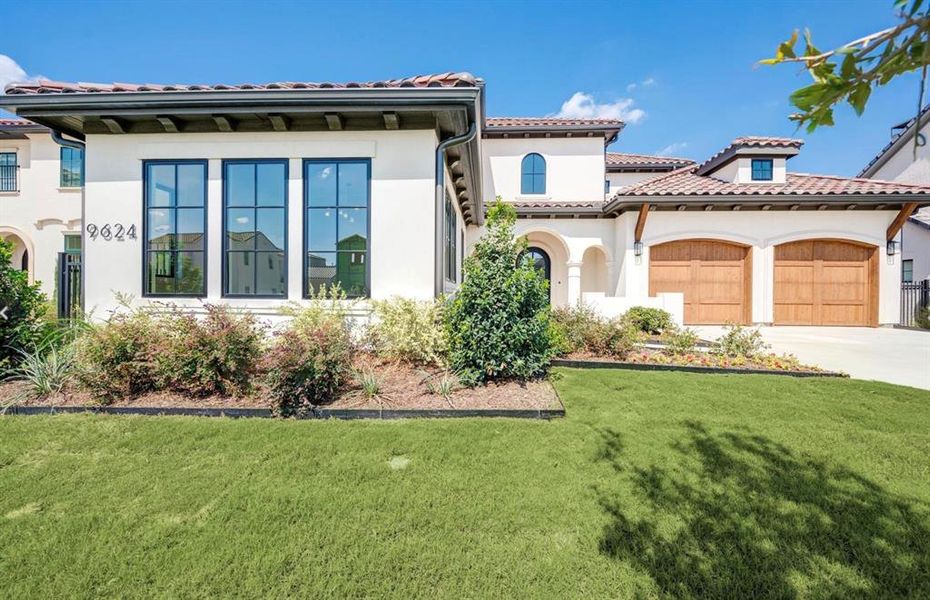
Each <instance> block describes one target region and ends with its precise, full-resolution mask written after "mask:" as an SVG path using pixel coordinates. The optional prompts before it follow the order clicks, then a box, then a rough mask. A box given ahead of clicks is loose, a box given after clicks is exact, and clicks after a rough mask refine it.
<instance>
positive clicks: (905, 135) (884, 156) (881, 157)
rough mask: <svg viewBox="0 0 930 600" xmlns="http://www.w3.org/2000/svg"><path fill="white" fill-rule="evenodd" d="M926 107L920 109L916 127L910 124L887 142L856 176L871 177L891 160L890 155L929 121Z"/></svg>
mask: <svg viewBox="0 0 930 600" xmlns="http://www.w3.org/2000/svg"><path fill="white" fill-rule="evenodd" d="M927 108H930V105H928V107H927ZM927 108H925V109H924V110H923V111H921V114H920V118H919V119H918V120H917V123H918V125H917V127H914V125H913V124H912V125H911V126H910V127H908V128H907V129H905V130H904V131H902V132H901V133H900V135H898V137H896V138H895V139H894V140H892V141H891V143H889V144H887V145H886V146H885V148H883V149H882V150H881V151H880V152H879V153H878V155H877V156H876V157H875V158H873V159H872V160H871V162H869V164H867V165H866V166H865V168H864V169H862V171H860V172H859V174H858V175H856V177H862V178H865V179H871V178H872V177H873V176H874V175H875V174H876V173H877V172H878V170H879V169H881V168H882V167H883V166H885V164H886V163H887V162H888V161H889V160H891V157H893V156H894V155H895V154H897V153H898V151H899V150H901V148H903V147H904V146H905V145H907V143H908V142H910V141H911V140H913V139H914V134H915V133H917V132H919V131H920V130H921V129H923V128H924V126H925V125H926V124H927V122H928V121H930V110H927Z"/></svg>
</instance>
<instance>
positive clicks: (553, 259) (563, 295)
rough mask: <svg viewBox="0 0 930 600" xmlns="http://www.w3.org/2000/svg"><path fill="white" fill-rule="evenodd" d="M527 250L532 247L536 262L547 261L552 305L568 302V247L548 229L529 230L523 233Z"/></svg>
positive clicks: (543, 265) (542, 262)
mask: <svg viewBox="0 0 930 600" xmlns="http://www.w3.org/2000/svg"><path fill="white" fill-rule="evenodd" d="M523 237H524V239H525V240H526V244H527V251H529V250H530V249H534V250H535V253H534V254H533V259H534V261H536V264H537V265H539V266H541V267H545V266H546V263H548V273H547V278H548V279H549V300H550V302H552V305H553V306H565V305H566V304H567V303H568V266H567V265H568V247H567V246H566V245H565V242H564V241H563V240H562V238H561V237H559V236H558V235H556V234H554V233H551V232H549V231H530V232H527V233H526V234H524V236H523Z"/></svg>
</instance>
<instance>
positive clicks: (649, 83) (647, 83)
mask: <svg viewBox="0 0 930 600" xmlns="http://www.w3.org/2000/svg"><path fill="white" fill-rule="evenodd" d="M655 84H656V80H655V79H654V78H652V77H647V78H646V79H644V80H643V87H652V86H654V85H655Z"/></svg>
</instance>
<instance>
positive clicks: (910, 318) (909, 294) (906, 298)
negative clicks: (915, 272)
mask: <svg viewBox="0 0 930 600" xmlns="http://www.w3.org/2000/svg"><path fill="white" fill-rule="evenodd" d="M927 307H930V279H924V280H923V281H914V282H910V283H902V284H901V325H906V326H908V327H916V326H917V315H918V314H920V311H921V310H922V309H925V308H927Z"/></svg>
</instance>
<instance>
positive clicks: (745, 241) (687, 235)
mask: <svg viewBox="0 0 930 600" xmlns="http://www.w3.org/2000/svg"><path fill="white" fill-rule="evenodd" d="M695 239H702V240H721V241H724V242H732V243H734V244H742V245H744V246H762V245H763V244H762V241H763V240H760V239H759V238H754V237H748V236H744V235H739V234H734V233H723V232H720V231H705V230H696V231H682V232H677V233H669V234H666V235H659V236H655V237H648V236H647V237H646V238H644V239H643V245H645V246H647V247H648V246H657V245H659V244H665V243H667V242H677V241H680V240H695Z"/></svg>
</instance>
